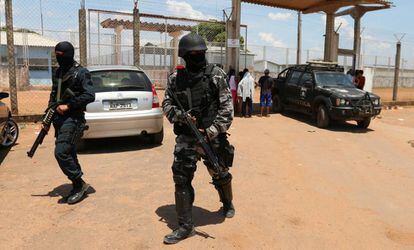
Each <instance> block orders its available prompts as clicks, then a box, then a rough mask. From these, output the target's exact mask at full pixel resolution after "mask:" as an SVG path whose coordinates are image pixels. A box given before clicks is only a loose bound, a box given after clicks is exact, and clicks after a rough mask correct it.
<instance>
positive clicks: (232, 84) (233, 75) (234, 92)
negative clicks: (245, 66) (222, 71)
mask: <svg viewBox="0 0 414 250" xmlns="http://www.w3.org/2000/svg"><path fill="white" fill-rule="evenodd" d="M228 77H229V87H230V90H231V97H232V98H233V106H234V107H237V82H236V71H235V70H234V69H230V71H229V75H228Z"/></svg>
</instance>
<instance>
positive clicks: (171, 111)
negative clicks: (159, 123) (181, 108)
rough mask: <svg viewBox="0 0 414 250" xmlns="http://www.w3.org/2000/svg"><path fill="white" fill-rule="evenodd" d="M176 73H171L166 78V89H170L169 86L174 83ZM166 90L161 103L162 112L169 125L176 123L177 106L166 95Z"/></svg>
mask: <svg viewBox="0 0 414 250" xmlns="http://www.w3.org/2000/svg"><path fill="white" fill-rule="evenodd" d="M175 78H176V73H173V74H171V75H170V77H169V78H168V84H167V89H170V88H171V86H172V85H173V84H174V83H175ZM167 89H166V90H165V96H164V100H163V101H162V110H163V112H164V115H165V117H167V119H168V121H170V123H174V122H177V120H178V117H177V106H176V104H175V103H174V100H173V98H172V97H171V96H170V95H169V94H168V91H167Z"/></svg>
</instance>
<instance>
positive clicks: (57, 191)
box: [32, 184, 96, 204]
mask: <svg viewBox="0 0 414 250" xmlns="http://www.w3.org/2000/svg"><path fill="white" fill-rule="evenodd" d="M71 190H72V184H63V185H60V186H58V187H55V188H54V189H53V190H52V191H50V192H49V193H47V194H32V196H33V197H61V198H60V199H59V200H58V203H59V204H65V203H66V199H67V197H68V196H69V194H70V191H71ZM94 193H96V190H95V189H94V188H93V187H92V186H90V187H89V189H88V191H86V195H85V196H84V198H83V199H82V200H84V199H86V198H87V197H88V195H90V194H94Z"/></svg>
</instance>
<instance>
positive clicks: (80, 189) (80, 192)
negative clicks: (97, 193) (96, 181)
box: [67, 178, 89, 204]
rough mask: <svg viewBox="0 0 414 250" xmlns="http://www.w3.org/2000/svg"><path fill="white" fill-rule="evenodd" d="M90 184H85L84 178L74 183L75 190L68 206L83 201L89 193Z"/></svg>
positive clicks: (69, 198)
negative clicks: (87, 192)
mask: <svg viewBox="0 0 414 250" xmlns="http://www.w3.org/2000/svg"><path fill="white" fill-rule="evenodd" d="M88 188H89V184H88V183H86V182H84V181H83V180H82V178H79V179H76V180H74V181H73V190H72V192H71V194H70V195H69V197H68V199H67V202H68V204H75V203H78V202H79V201H81V200H82V199H83V198H84V197H85V195H86V191H88Z"/></svg>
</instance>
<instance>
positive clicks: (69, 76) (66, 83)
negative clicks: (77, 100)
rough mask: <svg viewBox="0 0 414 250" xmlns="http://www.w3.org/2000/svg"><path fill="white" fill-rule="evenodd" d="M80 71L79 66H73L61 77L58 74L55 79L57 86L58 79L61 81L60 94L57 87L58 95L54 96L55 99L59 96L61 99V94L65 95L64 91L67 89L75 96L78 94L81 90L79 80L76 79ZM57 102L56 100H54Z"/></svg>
mask: <svg viewBox="0 0 414 250" xmlns="http://www.w3.org/2000/svg"><path fill="white" fill-rule="evenodd" d="M80 69H81V66H80V65H79V64H77V63H76V64H75V65H74V66H73V67H72V68H70V69H69V71H68V72H67V73H66V74H65V75H63V76H61V75H60V74H61V73H60V72H59V73H60V74H59V75H57V77H56V81H57V82H56V83H55V84H57V85H59V78H62V80H61V86H60V93H59V86H58V90H57V91H58V93H57V95H56V97H58V96H59V95H60V96H61V97H62V95H63V93H65V90H66V89H67V88H69V89H70V90H72V91H73V92H74V93H75V94H77V93H79V92H80V91H81V90H82V86H81V84H80V83H79V81H78V80H79V79H78V73H79V70H80ZM56 101H58V100H56Z"/></svg>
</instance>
